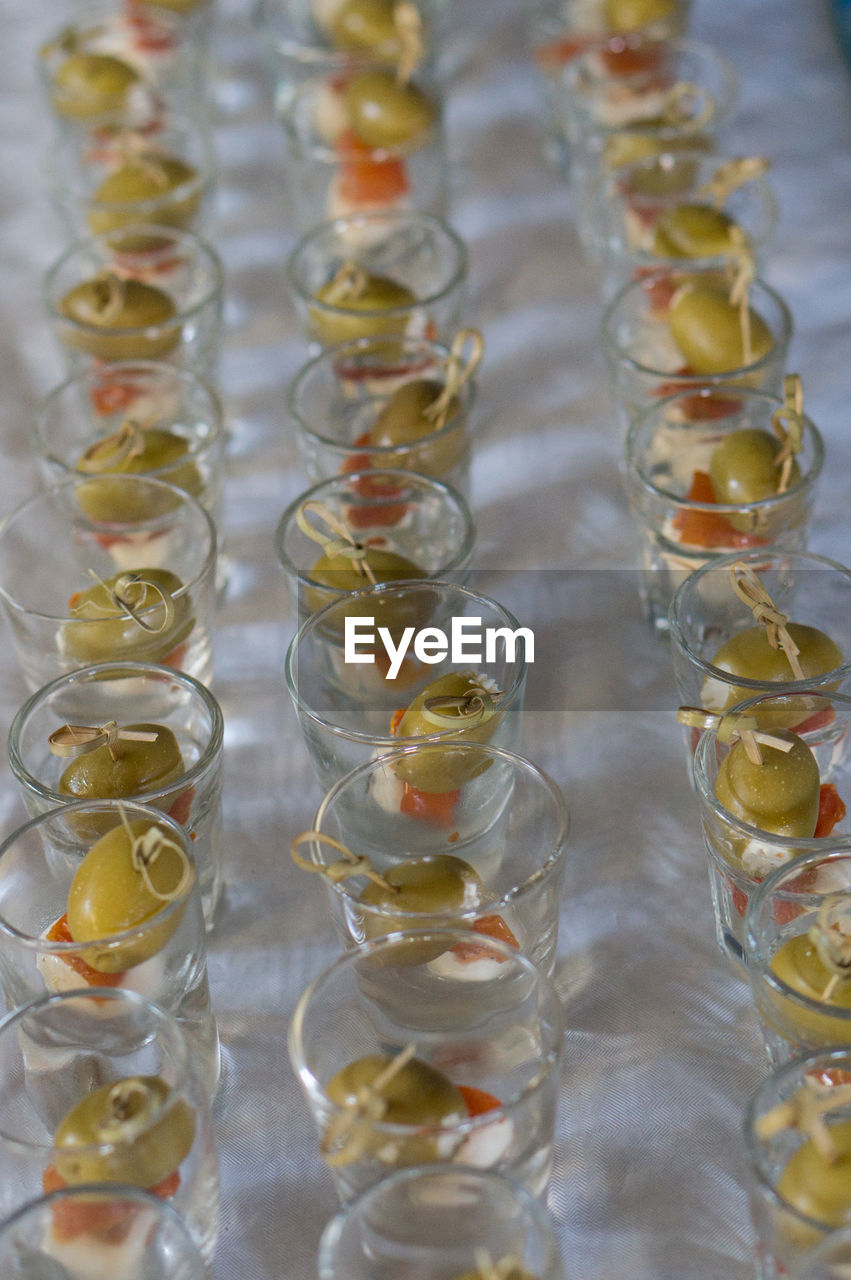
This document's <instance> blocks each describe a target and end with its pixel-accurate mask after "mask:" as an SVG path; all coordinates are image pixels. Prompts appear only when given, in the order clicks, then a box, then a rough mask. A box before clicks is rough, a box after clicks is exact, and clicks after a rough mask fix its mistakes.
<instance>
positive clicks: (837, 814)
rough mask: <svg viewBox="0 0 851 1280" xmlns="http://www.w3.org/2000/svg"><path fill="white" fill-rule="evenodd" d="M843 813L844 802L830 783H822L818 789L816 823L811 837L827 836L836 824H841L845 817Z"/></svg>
mask: <svg viewBox="0 0 851 1280" xmlns="http://www.w3.org/2000/svg"><path fill="white" fill-rule="evenodd" d="M845 813H846V809H845V802H844V800H843V799H842V797H841V796H840V794H839V792H838V791H837V790H836V787H835V786H834V784H833V783H832V782H823V783H822V785H821V787H820V788H819V797H818V821H817V822H816V829H815V831H814V832H813V835H814V836H816V837H824V836H829V835H830V833H831V832H832V831H833V828H834V827H835V826H836V824H837V822H841V821H842V819H843V818H844V817H845Z"/></svg>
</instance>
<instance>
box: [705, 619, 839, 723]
mask: <svg viewBox="0 0 851 1280" xmlns="http://www.w3.org/2000/svg"><path fill="white" fill-rule="evenodd" d="M787 630H788V632H789V634H790V635H791V637H792V639H793V640H794V642H795V644H796V645H797V646H798V648H799V650H800V653H799V654H798V661H799V662H800V664H801V669H802V670H803V672H804V677H805V679H807V680H811V679H813V678H814V677H815V676H821V675H826V674H827V673H828V672H829V671H834V670H835V669H836V668H837V667H839V666H841V665H842V662H843V657H842V653H841V651H840V650H839V649H838V648H837V646H836V645H835V644H834V642H833V641H832V640H831V639H830V637H829V636H826V635H825V633H824V632H823V631H820V630H819V629H818V628H817V627H808V626H805V625H804V624H803V623H799V622H790V623H789V624H788V627H787ZM711 662H712V665H713V666H714V667H719V668H720V670H721V671H726V672H727V673H728V674H729V675H731V676H741V677H743V678H744V679H746V680H760V681H763V682H764V683H766V684H770V683H771V684H773V683H775V682H777V683H779V684H788V683H789V682H790V681H793V680H794V679H795V677H794V675H793V673H792V668H791V667H790V666H789V659H788V658H787V657H786V654H785V653H784V652H783V650H782V649H772V647H771V645H770V644H769V643H768V637H767V636H766V632H765V628H764V627H761V626H753V627H746V628H745V630H744V631H739V632H737V633H736V635H734V636H731V637H730V639H729V640H727V641H725V643H724V644H722V646H721V648H720V649H719V650H718V651H717V652H716V654H715V656H714V657H713V658H712V659H711ZM752 694H753V690H752V689H751V690H749V689H747V688H743V687H742V686H741V685H731V686H730V689H729V692H728V693H727V700H726V702H725V704H724V706H723V707H715V708H713V709H714V710H718V711H729V709H730V708H731V707H733V706H735V704H736V703H737V702H742V701H743V699H745V698H749V697H751V696H752ZM789 703H790V705H788V706H779V707H776V708H773V707H764V708H759V707H758V708H757V709H756V712H755V715H756V717H757V719H758V721H759V725H760V728H765V729H767V728H771V727H773V726H777V727H781V728H794V727H795V725H796V724H800V723H801V721H802V720H805V719H806V717H807V715H808V714H811V711H808V710H807V705H808V704H807V699H806V697H804V696H802V697H801V698H800V699H797V698H792V699H790V700H789ZM802 704H803V705H802Z"/></svg>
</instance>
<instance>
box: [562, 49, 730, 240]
mask: <svg viewBox="0 0 851 1280" xmlns="http://www.w3.org/2000/svg"><path fill="white" fill-rule="evenodd" d="M554 92H555V94H556V95H557V103H558V105H557V107H556V115H555V120H556V123H563V127H564V131H565V140H566V143H567V147H568V149H569V154H570V178H571V186H572V188H573V193H574V200H575V208H576V223H577V231H578V234H579V238H580V240H581V242H582V244H583V245H584V246H585V248H586V249H587V250H588V251H589V252H590V253H592V254H594V253H595V252H596V249H597V244H598V233H597V221H598V218H599V214H600V205H601V186H602V183H603V182H604V180H605V178H606V176H607V174H609V173H610V172H611V171H612V170H613V169H615V168H617V167H618V166H620V165H624V164H630V163H632V162H633V161H635V160H639V159H641V158H642V157H643V156H648V155H659V154H661V153H662V152H668V151H692V152H697V153H700V152H702V151H710V150H712V149H713V148H714V147H715V145H716V144H717V140H718V136H719V133H720V131H721V130H722V128H723V126H724V124H725V123H726V121H727V120H728V119H729V117H730V115H731V114H732V111H733V108H734V106H735V103H736V97H737V77H736V73H735V70H734V68H733V65H732V63H731V62H730V60H729V59H728V58H726V57H724V55H723V54H721V53H719V52H718V51H717V50H716V49H714V48H713V47H712V46H711V45H708V44H703V43H700V42H699V41H696V40H686V39H683V38H681V37H671V38H670V39H663V40H659V39H652V38H648V37H646V36H644V35H641V34H640V33H638V32H632V33H627V34H623V35H616V36H610V37H606V38H605V39H603V40H601V41H600V42H599V43H598V44H596V45H594V46H592V47H590V48H588V49H586V50H585V51H584V52H583V53H580V54H579V55H578V56H577V57H575V58H573V59H571V61H569V62H568V63H567V64H566V66H565V67H564V69H563V70H562V72H561V74H560V76H559V79H558V81H557V83H556V85H555V89H554Z"/></svg>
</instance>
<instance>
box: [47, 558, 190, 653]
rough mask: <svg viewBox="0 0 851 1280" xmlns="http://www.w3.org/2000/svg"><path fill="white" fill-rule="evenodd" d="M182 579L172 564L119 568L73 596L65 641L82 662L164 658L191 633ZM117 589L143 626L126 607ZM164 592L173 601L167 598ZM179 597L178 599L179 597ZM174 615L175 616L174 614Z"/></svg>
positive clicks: (63, 645) (62, 641)
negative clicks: (129, 569) (126, 570)
mask: <svg viewBox="0 0 851 1280" xmlns="http://www.w3.org/2000/svg"><path fill="white" fill-rule="evenodd" d="M182 589H183V583H182V582H181V581H180V578H178V576H177V574H175V573H171V572H170V571H169V570H168V569H137V570H136V571H135V572H134V573H130V574H127V573H118V574H115V575H114V576H113V577H111V578H107V579H105V581H104V582H102V583H101V582H98V583H96V584H95V585H94V586H92V587H88V588H86V590H85V591H81V592H78V593H77V594H76V595H75V596H74V597H72V604H71V608H70V619H71V620H70V621H69V622H66V623H65V624H64V626H63V627H62V633H61V637H60V644H61V648H62V650H63V652H64V654H65V655H66V656H67V657H70V658H74V659H76V661H77V662H78V663H79V665H80V666H85V665H88V664H89V663H92V662H106V661H108V660H111V661H117V660H119V659H120V660H121V661H123V662H124V661H138V662H163V661H165V660H166V659H167V658H168V656H169V654H170V653H171V651H172V650H173V649H174V648H176V646H177V645H179V644H180V643H181V642H182V641H183V640H185V639H186V637H187V636H188V635H189V633H190V632H191V630H192V628H193V626H194V624H195V619H194V618H193V616H192V612H191V610H192V602H191V600H190V599H189V596H188V595H187V594H186V593H185V592H183V594H181V595H180V596H178V595H177V593H178V592H180V591H182ZM116 590H117V592H118V595H120V596H121V597H122V598H123V599H124V600H126V601H127V602H128V604H129V605H130V608H131V609H132V611H133V613H135V614H137V615H139V616H140V617H141V619H142V621H143V622H144V626H142V625H140V623H139V622H137V621H136V619H135V618H134V617H133V616H132V615H131V613H130V612H129V611H128V609H127V608H126V607H124V606H122V604H121V602H120V600H119V599H117V598H116V594H115V593H116ZM163 593H165V594H166V596H167V597H168V598H169V601H170V603H167V602H164V600H163ZM175 597H177V598H175ZM170 615H171V616H170Z"/></svg>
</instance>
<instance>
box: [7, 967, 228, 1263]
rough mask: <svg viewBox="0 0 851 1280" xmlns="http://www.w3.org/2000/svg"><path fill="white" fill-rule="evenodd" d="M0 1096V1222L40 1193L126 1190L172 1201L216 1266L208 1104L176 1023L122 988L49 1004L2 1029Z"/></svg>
mask: <svg viewBox="0 0 851 1280" xmlns="http://www.w3.org/2000/svg"><path fill="white" fill-rule="evenodd" d="M0 1084H2V1088H0V1153H2V1160H0V1211H2V1215H3V1217H6V1216H8V1215H9V1214H11V1213H13V1212H15V1211H16V1210H18V1209H20V1208H21V1207H22V1206H23V1205H25V1204H26V1203H27V1202H28V1201H31V1200H33V1199H34V1198H36V1197H37V1196H39V1195H41V1194H42V1192H43V1191H45V1190H46V1191H48V1192H50V1191H57V1190H63V1189H64V1188H65V1187H66V1186H70V1187H85V1186H91V1185H92V1184H106V1183H108V1184H121V1194H122V1195H123V1194H124V1193H125V1191H126V1188H127V1186H128V1185H130V1186H133V1187H139V1188H141V1189H144V1190H148V1191H153V1192H154V1193H155V1194H156V1195H157V1196H158V1197H159V1198H160V1199H161V1200H164V1201H167V1202H168V1203H169V1204H170V1205H171V1206H172V1207H173V1208H174V1209H175V1210H176V1211H177V1213H179V1214H180V1216H181V1217H182V1219H183V1221H184V1223H185V1224H186V1226H187V1228H188V1230H189V1233H190V1235H191V1236H192V1239H193V1241H194V1242H195V1244H196V1245H197V1247H198V1248H199V1249H200V1251H201V1253H202V1255H203V1256H204V1257H205V1258H209V1257H210V1255H211V1253H212V1251H213V1248H214V1246H215V1242H216V1236H217V1234H218V1225H219V1172H218V1162H217V1159H216V1149H215V1145H214V1141H213V1126H212V1120H211V1116H210V1104H209V1101H208V1099H207V1094H206V1091H205V1088H204V1085H203V1083H202V1081H201V1079H200V1077H199V1076H198V1075H197V1073H196V1068H195V1065H194V1064H193V1061H192V1049H191V1047H190V1045H189V1043H188V1041H187V1040H186V1037H185V1036H184V1034H183V1032H182V1030H181V1028H180V1027H179V1026H178V1024H177V1023H176V1022H175V1020H174V1019H173V1018H172V1017H170V1016H169V1015H168V1014H167V1013H164V1012H163V1010H162V1009H159V1008H158V1007H157V1006H156V1005H154V1004H151V1003H150V1001H148V1000H145V999H144V998H143V997H142V996H140V995H138V994H137V993H136V992H134V991H125V990H121V989H120V988H115V987H112V988H107V987H100V988H98V987H92V988H91V991H90V993H87V994H82V993H80V992H77V991H65V992H62V993H61V994H59V995H53V996H45V997H43V998H42V999H40V1000H35V1001H33V1002H32V1003H31V1004H28V1005H25V1006H24V1008H23V1009H18V1010H17V1011H16V1012H14V1013H12V1014H9V1015H8V1017H6V1018H4V1019H3V1021H2V1022H0ZM99 1189H102V1185H99Z"/></svg>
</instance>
